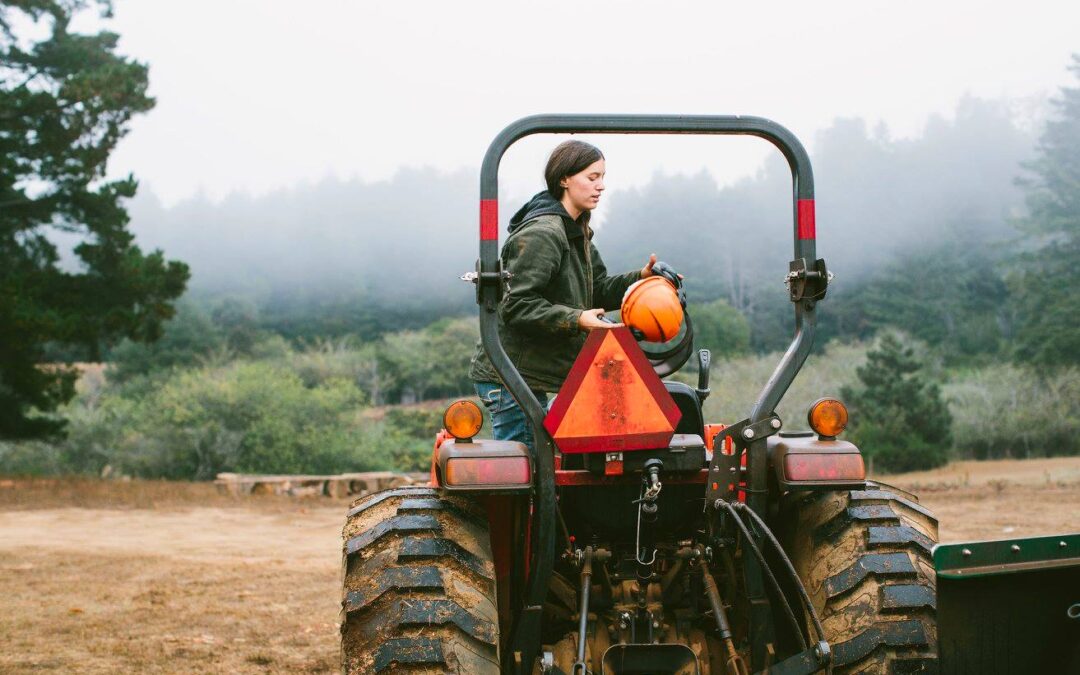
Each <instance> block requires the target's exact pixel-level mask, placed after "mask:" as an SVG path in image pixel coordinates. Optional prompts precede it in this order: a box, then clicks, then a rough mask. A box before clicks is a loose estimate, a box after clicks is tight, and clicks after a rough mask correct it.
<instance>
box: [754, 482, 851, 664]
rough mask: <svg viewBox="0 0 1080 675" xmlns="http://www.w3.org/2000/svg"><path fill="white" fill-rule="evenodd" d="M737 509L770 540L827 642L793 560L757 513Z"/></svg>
mask: <svg viewBox="0 0 1080 675" xmlns="http://www.w3.org/2000/svg"><path fill="white" fill-rule="evenodd" d="M735 508H737V509H738V510H739V511H742V512H744V513H748V514H750V519H751V520H753V521H754V522H755V523H756V524H757V526H758V528H759V529H760V530H761V532H762V534H764V535H765V538H766V539H768V540H769V544H770V545H771V546H772V547H773V549H774V550H775V551H776V555H777V556H778V557H779V558H780V560H781V562H783V563H784V567H786V568H787V572H788V574H789V575H791V579H792V581H794V582H795V589H796V590H797V591H798V592H799V597H800V598H801V599H802V602H803V604H804V605H806V613H807V614H809V615H810V621H811V622H812V623H813V624H814V632H815V633H817V636H818V639H819V640H821V641H822V642H827V640H826V639H825V629H824V628H823V627H822V625H821V619H820V618H818V615H817V610H816V609H814V603H812V602H810V596H809V595H807V593H806V588H805V587H804V586H803V584H802V580H801V579H799V574H798V572H796V571H795V566H794V565H792V564H791V559H790V558H788V556H787V553H785V552H784V549H783V547H782V546H780V542H779V541H777V539H776V537H775V536H774V535H773V533H772V530H770V529H769V528H768V526H767V525H766V524H765V521H764V520H763V519H762V518H761V516H759V515H758V514H757V513H755V512H754V510H753V509H751V508H749V507H747V506H746V504H742V503H739V504H736V505H735ZM826 672H827V673H832V662H831V661H830V663H829V665H828V667H827V668H826Z"/></svg>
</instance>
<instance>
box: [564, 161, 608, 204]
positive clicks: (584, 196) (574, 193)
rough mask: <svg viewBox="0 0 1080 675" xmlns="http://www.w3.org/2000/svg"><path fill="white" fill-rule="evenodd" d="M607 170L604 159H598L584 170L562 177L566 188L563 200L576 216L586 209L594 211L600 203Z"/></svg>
mask: <svg viewBox="0 0 1080 675" xmlns="http://www.w3.org/2000/svg"><path fill="white" fill-rule="evenodd" d="M605 172H606V169H605V167H604V160H602V159H598V160H596V161H595V162H593V163H592V164H590V165H589V166H587V167H585V169H584V170H583V171H579V172H578V173H575V174H574V175H573V176H567V177H566V178H563V179H562V186H563V187H565V188H566V192H564V193H563V199H562V201H563V203H564V204H566V205H567V206H568V207H569V208H567V211H570V212H571V215H573V216H574V217H575V218H576V217H577V216H578V215H580V214H581V213H583V212H585V211H592V210H593V209H595V208H596V206H597V204H599V203H600V193H601V192H603V191H604V174H605ZM574 211H576V212H577V213H574Z"/></svg>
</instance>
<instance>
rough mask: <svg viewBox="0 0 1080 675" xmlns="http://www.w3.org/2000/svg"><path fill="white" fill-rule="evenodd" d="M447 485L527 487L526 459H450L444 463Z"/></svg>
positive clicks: (527, 470)
mask: <svg viewBox="0 0 1080 675" xmlns="http://www.w3.org/2000/svg"><path fill="white" fill-rule="evenodd" d="M445 473H446V475H445V477H444V479H445V482H446V484H447V485H451V486H465V485H529V484H530V482H531V480H532V474H531V473H530V471H529V458H528V457H451V458H450V459H448V460H447V462H446V471H445Z"/></svg>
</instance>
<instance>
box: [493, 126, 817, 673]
mask: <svg viewBox="0 0 1080 675" xmlns="http://www.w3.org/2000/svg"><path fill="white" fill-rule="evenodd" d="M541 133H552V134H558V133H569V134H575V133H581V134H584V133H589V134H710V135H743V136H758V137H760V138H764V139H765V140H767V141H769V142H770V143H772V144H773V145H774V146H776V147H777V148H778V149H779V150H780V152H781V153H782V154H783V155H784V157H785V158H786V159H787V162H788V166H789V167H790V168H791V176H792V221H793V225H792V234H793V239H794V258H793V261H794V262H793V263H792V272H791V273H790V274H789V277H788V278H789V281H791V282H792V283H794V278H793V277H792V275H796V274H798V270H799V269H801V270H802V273H803V275H804V278H805V277H806V275H810V276H813V275H815V274H818V275H819V276H820V277H821V281H820V284H821V286H820V288H821V289H822V290H821V293H820V294H819V295H817V296H810V297H805V296H803V294H802V293H801V292H799V293H795V292H792V300H793V304H794V305H795V336H794V338H793V339H792V341H791V344H790V346H789V347H788V349H787V351H786V352H785V353H784V356H783V358H781V360H780V363H779V364H778V365H777V367H776V369H775V370H774V371H773V373H772V375H771V376H770V377H769V380H768V382H766V384H765V387H764V388H763V389H762V391H761V393H760V394H759V395H758V398H757V401H756V403H755V404H754V407H753V409H752V410H751V412H750V420H751V422H758V421H760V420H763V419H765V418H766V417H768V416H769V415H770V414H772V412H773V410H774V409H775V408H776V406H777V404H778V403H779V402H780V399H781V398H782V397H783V395H784V393H785V392H786V391H787V389H788V387H789V386H790V385H791V382H792V381H793V380H794V379H795V375H796V374H797V373H798V371H799V369H800V368H801V367H802V364H803V363H804V362H805V361H806V357H807V356H808V355H809V353H810V347H811V345H812V343H813V336H814V328H815V324H816V320H815V318H816V317H815V315H814V305H815V299H816V298H817V297H820V295H821V294H823V293H824V283H826V279H825V272H824V266H823V264H822V265H821V267H820V269H819V271H818V272H815V271H814V270H813V269H811V268H812V267H814V263H815V258H816V228H815V222H814V175H813V171H812V169H811V167H810V158H809V156H808V155H807V154H806V150H805V149H804V148H803V146H802V144H801V143H800V142H799V140H798V139H797V138H796V137H795V135H794V134H792V133H791V132H790V131H788V130H787V129H786V128H784V127H783V126H781V125H779V124H777V123H776V122H773V121H771V120H768V119H765V118H761V117H743V116H739V115H533V116H531V117H524V118H522V119H519V120H517V121H516V122H513V123H512V124H510V125H509V126H507V127H506V128H505V129H503V130H502V131H501V132H500V133H499V135H498V136H496V137H495V139H494V140H493V141H492V142H491V145H490V146H488V150H487V153H486V154H485V155H484V162H483V164H482V166H481V168H480V259H479V261H478V263H477V270H476V271H477V275H476V283H477V303H478V304H479V305H480V338H481V343H482V344H483V346H484V350H485V352H486V353H487V356H488V358H489V359H490V360H491V363H492V365H493V366H494V367H495V370H496V371H497V372H498V373H499V377H500V378H501V379H502V382H503V384H504V385H505V386H506V387H507V389H509V390H510V393H511V394H512V395H513V397H514V399H515V400H516V401H517V402H518V404H519V405H520V406H521V407H522V409H523V410H524V412H525V415H526V417H527V418H528V420H529V424H530V425H532V430H533V437H534V438H535V439H536V449H535V454H534V457H533V461H534V465H535V467H536V471H535V474H534V475H535V477H536V481H535V484H534V487H535V490H536V510H535V513H534V519H533V520H534V527H533V542H532V546H531V556H530V557H531V560H530V565H529V570H530V574H529V579H528V582H527V584H526V589H525V593H524V595H523V601H524V604H523V608H522V611H521V612H519V613H518V615H517V616H516V617H515V620H514V626H513V629H512V633H511V640H510V647H511V648H510V649H509V650H507V651H508V657H509V656H510V654H512V653H513V652H514V651H519V652H520V655H521V656H522V657H524V658H525V659H526V661H525V663H528V664H531V663H532V661H531V655H532V654H535V651H534V647H533V643H534V642H535V640H534V639H533V638H532V637H531V636H532V635H535V634H537V633H536V631H538V629H539V614H540V606H541V605H542V603H543V601H544V597H545V595H546V593H547V586H548V582H549V579H550V575H551V565H552V558H553V555H554V523H555V517H554V515H555V514H554V510H555V480H554V478H555V469H554V459H553V458H554V450H555V446H554V443H553V441H552V440H551V437H550V435H548V433H547V430H546V429H544V424H543V421H544V409H543V407H542V406H541V405H540V401H539V400H537V398H536V397H535V396H534V395H533V393H532V391H531V390H530V389H529V387H528V385H526V384H525V380H524V379H523V378H522V377H521V373H519V372H518V370H517V368H516V367H515V366H514V364H513V363H512V362H511V361H510V359H509V357H507V355H506V351H505V350H504V349H503V346H502V342H501V341H500V339H499V333H498V313H497V312H498V305H499V301H500V300H501V298H502V294H503V289H504V287H505V285H506V283H507V281H508V278H507V273H506V272H505V270H503V269H502V265H501V261H500V258H499V201H498V200H499V175H498V174H499V164H500V162H501V160H502V157H503V154H505V153H506V151H507V149H509V147H510V146H511V145H513V144H514V143H515V142H516V141H518V140H520V139H522V138H524V137H525V136H529V135H532V134H541ZM800 261H801V267H800V265H799V264H798V263H799V262H800ZM762 449H763V446H762ZM755 454H757V453H755ZM749 463H752V464H761V465H762V466H748V470H749V471H748V473H749V476H748V478H749V482H750V483H751V486H750V487H751V488H752V489H754V488H755V487H758V486H756V485H755V484H756V483H759V482H761V483H764V481H765V466H764V462H762V461H757V462H749ZM760 487H761V488H763V487H764V485H761V486H760ZM529 669H530V670H531V666H529Z"/></svg>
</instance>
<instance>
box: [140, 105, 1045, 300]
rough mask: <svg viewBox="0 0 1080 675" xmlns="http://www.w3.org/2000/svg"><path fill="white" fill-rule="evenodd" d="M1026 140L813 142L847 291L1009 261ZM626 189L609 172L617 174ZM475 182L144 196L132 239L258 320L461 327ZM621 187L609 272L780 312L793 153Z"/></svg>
mask: <svg viewBox="0 0 1080 675" xmlns="http://www.w3.org/2000/svg"><path fill="white" fill-rule="evenodd" d="M1021 126H1022V125H1019V124H1018V123H1017V121H1016V118H1015V115H1014V114H1013V112H1012V108H1011V107H1010V106H1009V105H1008V104H1007V103H1003V102H1000V101H998V102H993V101H984V100H979V99H974V98H967V99H965V100H963V101H962V102H961V103H960V104H959V106H958V107H957V109H956V110H955V111H954V113H953V114H952V115H950V116H949V117H948V118H944V117H936V116H935V117H931V118H929V119H928V120H927V121H926V123H925V125H924V127H923V129H922V130H921V131H920V132H919V133H918V134H917V135H915V136H914V137H908V138H900V139H894V138H892V137H891V136H890V134H889V131H888V129H887V128H884V127H882V126H878V127H876V128H870V125H869V124H868V123H867V122H866V121H864V120H861V119H858V118H849V119H837V120H834V121H833V122H832V123H831V124H830V125H829V126H828V127H827V128H826V129H825V130H823V131H822V132H820V133H819V134H818V135H817V136H816V137H815V138H812V139H807V142H808V143H809V145H810V151H811V158H812V161H813V163H814V170H815V180H816V187H817V231H818V245H819V248H818V250H819V254H820V255H822V256H823V257H825V258H826V260H827V262H828V264H829V267H830V269H831V270H833V271H834V272H835V274H836V280H835V284H834V287H835V288H839V289H842V288H844V287H845V286H850V285H853V284H857V283H858V282H859V280H860V279H862V278H863V277H865V276H867V275H870V274H873V272H874V270H875V269H877V268H879V267H880V266H882V265H883V264H885V263H887V262H888V261H889V260H892V259H894V258H895V257H896V256H897V255H900V254H912V253H917V252H918V251H920V250H925V249H929V248H932V247H933V246H935V245H936V244H938V243H942V242H954V243H962V244H964V243H967V244H969V245H972V246H1004V245H1007V244H1008V242H1009V241H1010V238H1011V237H1013V236H1014V235H1013V230H1012V228H1011V226H1010V217H1011V215H1013V214H1015V213H1017V212H1018V209H1019V208H1020V207H1021V204H1022V199H1021V194H1020V191H1019V189H1018V187H1017V186H1016V184H1015V179H1016V177H1017V176H1018V175H1019V174H1020V172H1021V169H1022V163H1023V161H1024V160H1025V159H1027V158H1028V157H1029V155H1030V153H1031V151H1032V149H1033V143H1034V140H1033V139H1034V136H1033V134H1032V132H1031V131H1030V130H1028V129H1024V128H1021ZM546 140H547V142H548V147H550V146H551V145H552V144H554V142H555V140H554V139H553V138H550V137H549V138H547V139H546ZM597 140H598V142H600V143H601V144H602V143H603V140H604V139H603V138H600V139H597ZM721 141H722V139H721ZM721 147H722V146H721ZM618 172H619V166H618V163H617V160H615V159H614V158H609V174H612V175H614V176H617V175H618ZM477 173H478V171H477V169H476V168H472V169H461V170H458V171H454V172H443V171H439V170H437V169H433V168H425V169H402V170H399V171H398V172H397V173H396V174H394V175H393V177H391V178H390V179H388V180H384V181H374V182H364V181H361V180H358V179H353V180H339V179H326V180H323V181H320V182H318V183H314V184H307V185H301V186H297V187H294V188H291V189H288V190H279V191H274V192H271V193H268V194H266V195H264V196H260V197H248V196H238V195H233V196H231V197H229V198H226V199H224V200H222V201H216V200H213V199H211V198H209V197H208V196H205V195H204V196H196V197H193V198H189V199H186V200H183V201H181V202H178V203H177V204H175V205H173V206H168V207H166V206H163V205H162V204H161V203H160V202H159V201H158V200H157V199H156V198H155V197H154V196H153V194H152V193H151V192H150V191H148V190H144V191H143V192H142V194H141V195H140V196H139V197H137V198H136V199H135V200H133V202H132V203H131V209H130V211H131V215H132V227H133V231H134V232H135V233H136V235H137V239H138V241H139V243H140V244H141V245H143V246H144V247H160V248H162V249H164V250H165V252H166V253H167V255H169V256H170V257H175V258H179V259H181V260H184V261H186V262H188V263H189V264H190V265H191V267H192V271H193V277H192V280H191V284H190V288H191V291H192V292H193V293H194V294H196V295H199V294H202V295H210V296H219V295H238V296H244V297H248V298H250V299H251V300H253V301H254V302H256V303H257V304H259V305H267V304H274V303H279V302H283V301H289V302H307V301H311V300H312V299H319V300H326V299H327V298H341V299H343V300H345V299H348V300H350V301H356V300H358V299H364V301H365V302H369V303H371V304H375V305H399V306H413V307H416V308H428V309H430V310H431V311H434V312H436V313H439V314H443V313H451V314H452V313H458V312H462V311H466V310H467V308H468V307H469V303H470V301H471V293H472V288H471V286H469V285H468V284H465V283H462V282H460V281H458V280H457V277H458V276H459V275H460V274H461V273H463V272H465V271H467V270H469V269H472V267H473V264H474V261H475V259H476V256H477V194H478V187H477V186H478V177H477ZM608 184H609V190H608V192H607V193H606V195H605V198H604V201H605V203H604V205H603V206H602V207H601V209H600V211H601V212H602V219H601V222H600V225H599V227H598V232H597V235H596V242H597V244H598V247H599V248H600V250H601V252H602V253H603V254H604V256H605V259H606V261H607V263H608V266H609V268H611V269H613V270H619V269H628V268H631V267H638V266H640V265H641V264H642V263H643V261H644V260H645V258H646V256H647V255H648V254H649V253H651V252H656V253H658V254H660V256H661V258H663V259H665V260H667V261H668V262H670V263H671V264H673V265H674V266H675V267H676V268H678V269H680V270H681V271H683V272H684V273H685V274H686V275H687V278H688V286H689V289H690V291H691V293H692V297H696V298H697V299H701V300H706V299H712V298H716V297H726V298H728V299H729V300H730V301H731V302H732V304H733V305H734V306H736V307H738V308H739V309H741V310H743V311H748V312H752V311H753V310H754V305H755V303H756V302H758V301H759V300H760V299H761V298H765V299H768V298H770V297H773V296H774V295H775V297H778V298H782V297H783V293H784V289H783V285H782V283H781V282H782V278H783V275H784V273H785V272H786V270H787V261H788V260H789V259H790V256H791V177H790V173H789V170H788V168H787V165H786V163H785V162H784V161H783V159H782V158H781V157H780V155H779V153H772V154H770V155H768V156H767V158H766V159H765V160H764V161H763V163H761V164H760V165H759V166H758V167H757V169H756V171H754V173H753V175H752V176H750V177H747V178H744V179H741V180H739V181H736V182H734V183H733V184H730V185H721V184H720V183H719V182H718V181H717V180H716V177H715V176H714V175H712V174H711V173H709V172H707V171H705V170H699V171H697V172H695V173H689V174H687V173H664V172H657V173H655V174H654V175H653V177H652V178H651V179H650V180H649V181H647V182H646V183H645V184H643V185H641V186H639V187H631V188H620V187H619V184H618V181H617V179H614V178H612V179H609V181H608ZM541 187H542V186H541V183H540V181H539V180H537V181H536V183H535V185H534V186H532V187H530V188H529V190H530V192H519V193H510V194H508V193H507V192H509V191H506V192H504V193H503V194H502V195H501V200H502V208H501V209H500V214H501V217H502V218H503V219H504V223H503V231H504V232H505V219H506V218H507V217H509V215H510V214H512V213H513V212H514V210H516V208H517V207H518V205H519V204H520V203H521V202H522V201H523V200H524V199H526V198H527V197H528V196H529V195H530V194H531V190H532V189H540V188H541ZM305 299H306V300H305Z"/></svg>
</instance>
